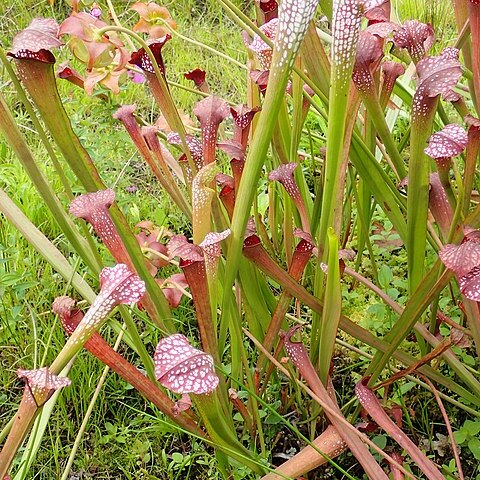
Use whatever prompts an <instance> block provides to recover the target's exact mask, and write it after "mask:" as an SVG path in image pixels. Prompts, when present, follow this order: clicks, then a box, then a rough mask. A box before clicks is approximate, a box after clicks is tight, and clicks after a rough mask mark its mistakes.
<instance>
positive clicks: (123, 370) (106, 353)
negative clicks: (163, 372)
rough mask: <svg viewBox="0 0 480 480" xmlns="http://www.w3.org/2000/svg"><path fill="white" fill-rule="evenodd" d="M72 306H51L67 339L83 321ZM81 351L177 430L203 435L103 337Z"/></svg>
mask: <svg viewBox="0 0 480 480" xmlns="http://www.w3.org/2000/svg"><path fill="white" fill-rule="evenodd" d="M74 306H75V302H74V300H72V299H71V298H69V297H58V298H56V299H55V301H54V302H53V305H52V310H53V312H54V313H57V314H58V315H59V317H60V319H61V321H62V326H63V328H64V329H65V332H66V333H67V334H68V335H71V334H72V333H73V332H74V331H75V329H76V328H77V327H78V324H79V323H80V321H81V320H82V318H83V313H82V312H81V311H80V310H78V309H76V308H74ZM84 347H85V348H86V349H87V350H88V351H89V352H90V353H91V354H92V355H94V356H95V357H97V358H98V359H99V360H100V361H101V362H102V363H104V364H105V365H108V366H109V367H110V369H111V370H113V371H114V372H115V373H117V374H118V375H119V376H120V377H122V378H123V379H124V380H125V381H126V382H128V383H129V384H130V385H132V386H133V387H134V388H135V389H136V390H138V391H139V392H140V394H142V395H143V396H144V397H145V398H146V399H148V400H149V401H150V402H152V403H153V404H154V405H155V406H156V407H157V408H158V409H159V410H160V411H161V412H163V413H164V414H165V415H166V416H167V417H169V418H170V419H171V420H173V421H174V422H175V423H177V424H178V425H179V426H180V427H182V428H184V429H185V430H188V431H189V432H192V433H194V434H196V435H200V436H204V435H205V434H204V433H203V432H202V430H201V429H200V428H199V426H198V425H197V423H196V422H195V421H194V420H193V419H192V418H191V416H190V417H188V416H186V415H185V414H182V415H175V413H174V412H175V410H174V408H175V403H174V402H173V401H172V400H171V399H170V398H169V397H168V396H167V395H166V394H165V393H163V392H162V391H161V390H160V389H159V388H158V385H156V384H155V383H153V382H152V381H151V380H150V379H149V378H148V377H146V376H145V375H143V374H142V373H141V372H140V370H138V368H137V367H135V366H133V365H132V364H131V363H129V362H127V360H125V358H123V357H122V355H120V354H119V353H118V352H116V351H115V350H114V349H113V348H112V347H111V346H110V344H109V343H108V342H106V341H105V340H104V339H103V337H102V336H101V335H100V334H99V333H98V332H95V333H93V335H92V336H91V337H90V338H89V339H88V340H87V341H86V342H85V345H84Z"/></svg>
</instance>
